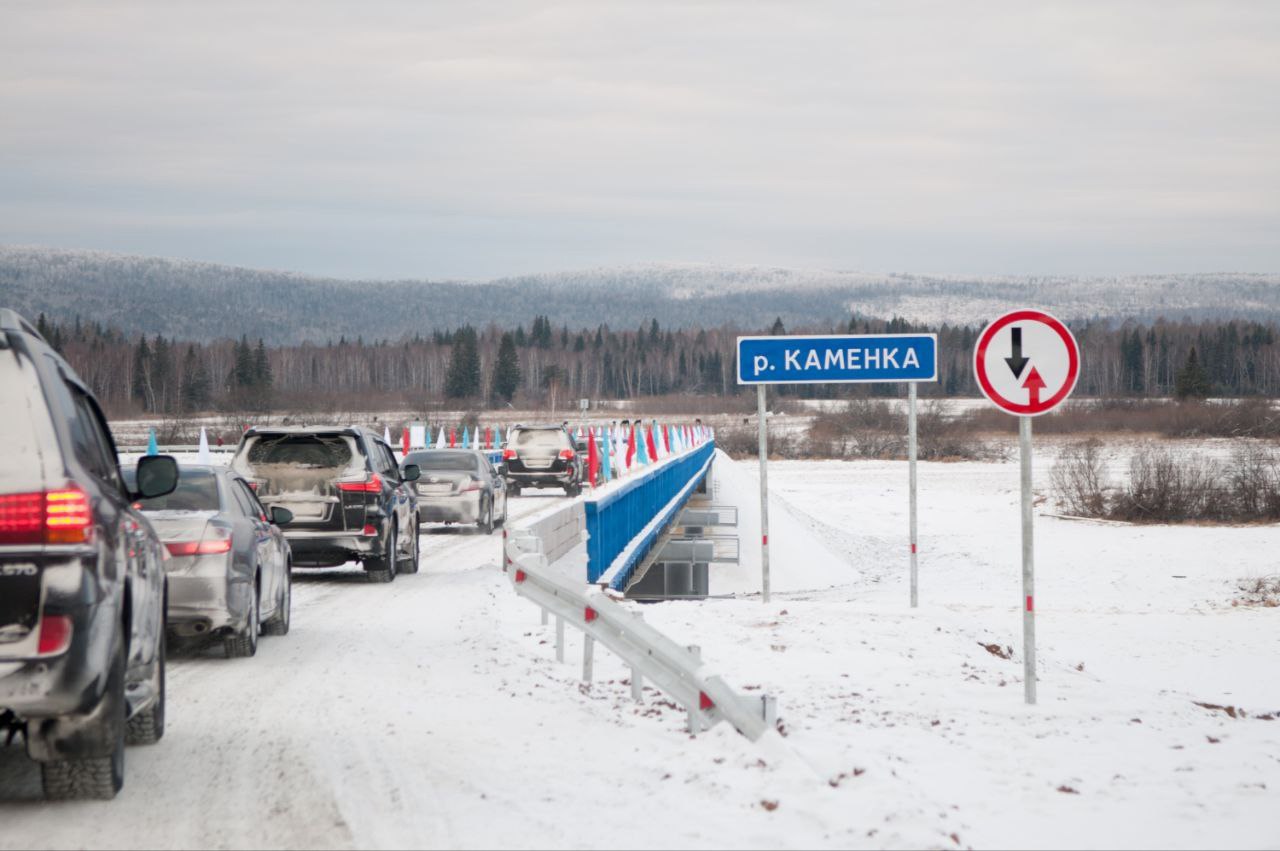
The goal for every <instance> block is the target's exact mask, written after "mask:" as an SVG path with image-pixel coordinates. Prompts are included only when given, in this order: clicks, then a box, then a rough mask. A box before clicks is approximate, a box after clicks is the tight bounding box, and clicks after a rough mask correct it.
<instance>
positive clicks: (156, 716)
mask: <svg viewBox="0 0 1280 851" xmlns="http://www.w3.org/2000/svg"><path fill="white" fill-rule="evenodd" d="M158 643H159V646H158V647H157V648H156V669H157V670H156V679H157V680H158V682H157V683H156V693H157V694H158V695H159V697H157V698H156V702H155V703H153V704H151V706H150V707H149V708H147V709H144V710H143V711H142V712H139V713H138V714H136V715H134V716H133V717H132V718H130V719H129V722H128V724H127V726H126V730H125V742H126V743H127V744H130V745H154V744H155V743H157V742H159V741H160V740H161V739H163V738H164V701H165V670H164V668H165V654H166V653H167V652H168V642H167V640H166V638H165V634H164V632H163V631H161V633H160V640H159V642H158Z"/></svg>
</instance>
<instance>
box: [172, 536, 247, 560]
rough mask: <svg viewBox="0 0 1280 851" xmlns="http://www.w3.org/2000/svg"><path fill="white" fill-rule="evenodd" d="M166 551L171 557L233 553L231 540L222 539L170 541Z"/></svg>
mask: <svg viewBox="0 0 1280 851" xmlns="http://www.w3.org/2000/svg"><path fill="white" fill-rule="evenodd" d="M164 546H165V549H167V550H168V551H169V555H171V556H211V555H218V554H219V553H229V552H231V539H230V538H220V539H216V540H213V541H170V542H169V543H167V544H165V545H164Z"/></svg>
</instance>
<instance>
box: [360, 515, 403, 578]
mask: <svg viewBox="0 0 1280 851" xmlns="http://www.w3.org/2000/svg"><path fill="white" fill-rule="evenodd" d="M397 545H398V537H397V535H396V527H395V526H392V527H391V534H390V536H388V538H387V549H386V551H385V552H384V553H383V554H382V555H381V556H379V557H378V558H374V559H369V562H368V566H367V567H366V568H365V571H366V572H365V576H366V578H367V579H368V580H369V581H370V582H375V583H382V582H390V581H392V580H393V579H395V578H396V547H397Z"/></svg>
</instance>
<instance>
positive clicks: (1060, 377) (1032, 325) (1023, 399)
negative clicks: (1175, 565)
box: [973, 310, 1080, 704]
mask: <svg viewBox="0 0 1280 851" xmlns="http://www.w3.org/2000/svg"><path fill="white" fill-rule="evenodd" d="M973 371H974V375H975V377H976V378H977V380H978V386H979V387H981V388H982V393H983V395H984V396H986V397H987V398H988V399H990V400H991V402H992V403H994V404H995V405H996V406H997V407H998V408H1000V409H1001V410H1003V411H1006V412H1008V413H1010V414H1013V415H1015V416H1016V417H1018V448H1019V454H1020V456H1021V470H1020V472H1021V479H1022V646H1023V661H1022V666H1023V683H1024V690H1025V693H1026V701H1027V703H1029V704H1030V703H1035V702H1036V622H1035V614H1036V609H1035V540H1034V531H1035V529H1034V517H1033V515H1032V493H1031V418H1032V417H1038V416H1040V415H1041V414H1047V413H1048V412H1049V411H1052V410H1053V409H1054V408H1056V407H1058V405H1061V404H1062V403H1063V402H1064V401H1066V399H1067V397H1068V396H1070V395H1071V391H1072V390H1074V389H1075V386H1076V381H1077V380H1078V379H1079V378H1080V347H1079V346H1078V345H1077V344H1076V338H1075V337H1074V336H1072V334H1071V332H1070V331H1069V330H1068V329H1067V326H1066V325H1064V324H1062V322H1060V321H1059V320H1058V319H1056V318H1054V317H1053V316H1050V315H1049V314H1047V313H1044V312H1043V311H1039V310H1014V311H1010V312H1009V313H1006V314H1005V315H1004V316H1001V317H1000V318H998V319H996V320H995V321H993V322H992V323H991V324H990V325H988V326H987V327H986V328H985V329H983V331H982V333H981V334H979V335H978V345H977V347H976V348H975V349H974V354H973Z"/></svg>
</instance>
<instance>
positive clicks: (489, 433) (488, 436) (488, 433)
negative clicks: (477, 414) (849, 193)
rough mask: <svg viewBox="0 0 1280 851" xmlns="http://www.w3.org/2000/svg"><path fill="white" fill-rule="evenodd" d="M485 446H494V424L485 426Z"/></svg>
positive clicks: (486, 447)
mask: <svg viewBox="0 0 1280 851" xmlns="http://www.w3.org/2000/svg"><path fill="white" fill-rule="evenodd" d="M484 448H485V449H492V448H493V426H485V427H484Z"/></svg>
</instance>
